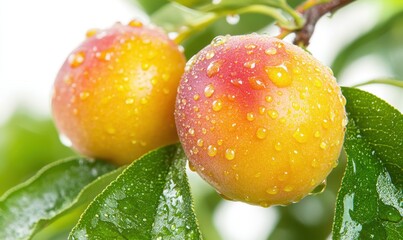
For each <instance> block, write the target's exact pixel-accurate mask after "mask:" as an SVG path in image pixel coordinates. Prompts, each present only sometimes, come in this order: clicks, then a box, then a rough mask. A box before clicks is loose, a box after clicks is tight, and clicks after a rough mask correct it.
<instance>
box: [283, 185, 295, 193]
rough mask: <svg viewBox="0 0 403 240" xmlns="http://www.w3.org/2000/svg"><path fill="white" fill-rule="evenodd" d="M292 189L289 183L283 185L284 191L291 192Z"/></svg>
mask: <svg viewBox="0 0 403 240" xmlns="http://www.w3.org/2000/svg"><path fill="white" fill-rule="evenodd" d="M293 189H294V187H293V186H291V185H287V186H285V187H284V189H283V190H284V192H291V191H292V190H293Z"/></svg>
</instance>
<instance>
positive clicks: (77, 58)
mask: <svg viewBox="0 0 403 240" xmlns="http://www.w3.org/2000/svg"><path fill="white" fill-rule="evenodd" d="M84 60H85V53H84V52H82V51H80V52H76V53H73V54H71V55H70V56H69V58H68V60H67V61H68V62H69V64H70V67H72V68H75V67H78V66H80V65H81V64H82V63H83V62H84Z"/></svg>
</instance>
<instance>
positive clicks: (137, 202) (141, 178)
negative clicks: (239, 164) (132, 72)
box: [70, 144, 201, 239]
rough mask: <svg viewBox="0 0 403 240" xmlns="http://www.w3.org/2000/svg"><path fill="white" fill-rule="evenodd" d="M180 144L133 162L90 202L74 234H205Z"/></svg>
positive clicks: (192, 236)
mask: <svg viewBox="0 0 403 240" xmlns="http://www.w3.org/2000/svg"><path fill="white" fill-rule="evenodd" d="M185 164H186V160H185V157H184V153H183V150H182V148H181V146H180V145H179V144H176V145H170V146H167V147H163V148H160V149H158V150H155V151H152V152H150V153H148V154H146V155H144V156H143V157H142V158H140V159H139V160H137V161H136V162H134V163H132V164H131V165H130V166H129V167H128V168H127V169H126V170H125V171H124V172H123V173H122V174H121V175H120V176H119V177H118V178H117V179H116V181H114V182H113V183H112V184H111V185H109V186H108V187H107V188H106V189H105V191H103V192H102V193H101V194H100V195H99V196H98V197H97V198H96V199H95V200H94V201H93V202H92V203H91V205H90V206H89V207H88V209H87V210H86V211H85V212H84V214H83V215H82V217H81V220H80V222H79V223H78V224H77V225H76V227H75V228H74V229H73V231H72V233H71V235H70V239H84V238H87V237H88V236H90V237H91V238H92V239H201V234H200V232H199V229H198V226H197V221H196V218H195V215H194V213H193V206H192V199H191V196H190V190H189V185H188V179H187V176H186V171H185Z"/></svg>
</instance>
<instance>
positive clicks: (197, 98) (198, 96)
mask: <svg viewBox="0 0 403 240" xmlns="http://www.w3.org/2000/svg"><path fill="white" fill-rule="evenodd" d="M193 99H194V100H195V101H197V100H199V99H200V95H199V94H197V93H196V94H195V95H193Z"/></svg>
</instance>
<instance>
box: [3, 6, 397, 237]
mask: <svg viewBox="0 0 403 240" xmlns="http://www.w3.org/2000/svg"><path fill="white" fill-rule="evenodd" d="M129 1H130V2H131V3H133V4H135V6H136V7H141V8H142V9H143V10H144V11H145V12H146V13H147V14H149V15H151V16H152V15H153V14H155V13H156V12H158V10H159V9H161V7H162V6H164V5H165V4H170V3H171V2H170V1H166V0H153V1H149V0H129ZM363 1H366V2H368V4H373V3H374V1H375V0H361V2H363ZM181 2H186V4H189V5H191V6H196V5H197V4H200V3H202V2H203V1H202V0H187V1H181ZM301 2H302V1H300V0H293V1H289V3H290V4H291V5H292V6H296V5H298V4H299V3H301ZM377 4H378V5H381V8H379V11H380V13H381V14H380V15H381V16H382V17H381V18H380V19H379V22H378V23H376V26H375V27H374V28H372V29H370V30H369V31H367V32H365V33H363V34H362V35H360V36H358V37H357V38H356V39H355V40H353V41H351V42H349V43H348V44H347V45H345V46H343V47H342V49H341V50H340V51H339V53H338V54H337V56H336V58H335V59H334V62H333V64H332V69H333V70H334V73H335V75H336V77H337V76H340V75H341V74H343V71H345V70H346V68H347V67H348V66H349V65H351V64H352V63H354V62H355V61H357V60H359V59H362V58H365V57H367V56H376V57H378V58H380V59H382V61H383V62H384V63H385V65H386V66H389V68H390V72H391V73H392V74H393V75H392V76H390V77H394V78H396V79H403V68H402V62H403V1H401V0H387V1H377ZM347 8H348V6H347ZM341 11H343V10H341ZM272 21H273V19H270V18H268V17H266V16H263V15H257V14H246V15H242V16H241V21H240V22H239V24H237V25H229V24H228V23H227V22H226V20H225V18H224V19H221V20H219V21H217V22H216V23H214V24H212V25H211V26H209V27H207V28H206V29H205V30H204V31H201V32H199V33H197V34H195V35H194V36H192V37H191V38H189V39H188V40H187V41H186V42H185V43H184V47H185V50H186V55H187V57H190V56H192V54H194V53H195V52H197V51H198V50H199V49H201V48H202V47H204V46H205V45H206V44H208V43H209V42H210V41H211V39H212V38H214V37H215V36H216V35H222V34H241V33H248V32H255V31H258V30H260V29H262V28H264V27H266V26H267V25H268V24H270V23H272ZM363 70H364V71H365V69H363ZM382 77H383V76H382ZM368 80H370V79H368ZM344 84H346V83H344ZM347 84H348V83H347ZM72 155H75V153H74V152H73V151H72V150H70V149H69V148H67V147H65V146H63V145H62V144H61V143H60V141H59V136H58V134H57V132H56V130H55V127H54V125H53V122H52V120H51V119H50V118H49V117H43V116H42V117H38V116H37V115H36V113H34V112H30V111H27V109H25V108H24V107H19V108H18V109H17V110H16V111H15V113H14V114H13V115H12V116H11V117H9V118H8V120H7V121H6V122H5V123H4V124H3V125H1V126H0V195H2V194H3V193H4V192H5V191H6V190H7V189H9V188H11V187H12V186H14V185H16V184H18V183H20V182H22V181H24V180H25V179H27V178H28V177H30V176H32V175H33V174H34V173H35V172H36V171H37V170H38V169H40V168H41V167H43V166H44V165H46V164H48V163H50V162H53V161H55V160H56V159H61V158H65V157H68V156H72ZM345 163H346V160H345V155H344V154H342V155H341V158H340V163H339V165H338V166H337V167H336V169H335V171H333V172H332V173H331V175H330V176H329V177H328V184H327V188H326V190H325V191H324V193H322V194H319V195H317V196H314V197H313V196H309V197H306V198H305V199H303V200H302V201H301V202H299V203H298V204H293V205H290V206H287V207H275V208H274V209H275V211H276V212H277V213H278V220H277V222H276V223H275V227H274V228H273V231H271V232H270V233H269V234H268V235H267V236H263V237H262V238H261V239H270V240H277V239H288V240H293V239H327V238H328V236H329V234H330V232H331V226H332V222H333V215H334V214H333V211H334V205H335V200H336V195H337V191H338V188H339V186H340V181H341V177H342V174H343V170H344V168H345ZM191 184H192V191H193V195H194V201H195V210H196V214H197V217H198V219H199V224H200V228H201V231H202V232H203V234H204V236H205V239H212V240H219V239H223V237H222V235H221V232H220V230H219V229H217V226H216V224H215V221H216V220H215V213H216V211H217V208H218V207H219V206H220V204H221V203H222V201H225V200H222V199H221V197H220V196H219V195H218V194H217V193H216V192H215V191H214V190H213V189H212V188H211V187H210V186H208V185H207V184H206V183H204V182H203V181H201V180H200V179H197V178H196V179H195V178H192V177H191ZM82 210H83V209H78V210H76V211H75V212H72V213H71V214H69V215H67V216H65V217H63V218H61V219H59V220H58V221H56V222H55V223H53V224H52V226H51V227H50V228H47V229H46V230H45V231H43V232H41V233H40V234H39V235H38V236H36V239H65V238H66V236H67V234H68V232H69V230H70V229H71V227H72V226H73V223H74V222H76V221H77V219H78V217H79V213H80V211H82ZM270 217H273V216H272V215H269V214H268V215H267V218H270ZM250 220H251V221H253V219H250Z"/></svg>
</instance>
